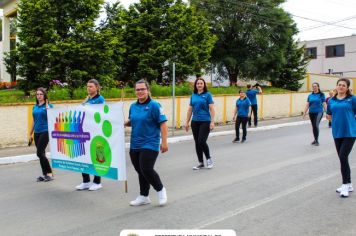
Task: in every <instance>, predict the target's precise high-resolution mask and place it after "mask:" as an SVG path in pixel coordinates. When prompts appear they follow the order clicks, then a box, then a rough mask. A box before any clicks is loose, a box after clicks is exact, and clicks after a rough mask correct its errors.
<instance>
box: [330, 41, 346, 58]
mask: <svg viewBox="0 0 356 236" xmlns="http://www.w3.org/2000/svg"><path fill="white" fill-rule="evenodd" d="M325 51H326V52H325V55H326V57H327V58H328V57H344V56H345V44H340V45H332V46H326V48H325Z"/></svg>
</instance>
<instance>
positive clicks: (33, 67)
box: [17, 0, 114, 90]
mask: <svg viewBox="0 0 356 236" xmlns="http://www.w3.org/2000/svg"><path fill="white" fill-rule="evenodd" d="M103 3H104V1H103V0H82V1H66V0H22V1H19V5H18V6H19V17H18V27H19V29H20V30H19V33H18V37H19V41H20V43H19V44H18V49H17V52H18V58H19V64H18V69H19V75H20V76H21V77H22V78H23V79H24V81H23V83H22V84H23V85H24V88H25V90H28V89H32V88H35V87H38V86H45V87H47V86H48V85H49V81H50V80H53V79H58V80H60V81H61V82H67V83H68V84H69V88H70V89H74V88H76V87H79V86H81V85H82V84H83V82H85V81H87V80H88V79H90V78H97V79H99V80H104V81H107V80H110V78H112V75H113V73H114V72H113V70H111V68H112V61H111V60H107V58H110V56H111V55H112V50H111V49H110V44H108V43H107V42H106V40H105V39H104V38H103V37H102V34H101V33H100V32H99V29H97V27H96V25H95V20H96V19H97V18H98V17H99V11H100V9H101V6H102V5H103Z"/></svg>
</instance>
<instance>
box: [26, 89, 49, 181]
mask: <svg viewBox="0 0 356 236" xmlns="http://www.w3.org/2000/svg"><path fill="white" fill-rule="evenodd" d="M52 107H53V106H52V104H50V103H49V102H48V96H47V92H46V90H45V89H44V88H38V89H37V90H36V105H34V106H33V109H32V116H33V126H32V128H31V131H30V138H29V142H28V145H29V146H30V145H31V144H32V142H33V137H32V135H33V134H34V139H35V145H36V149H37V156H38V158H39V159H40V164H41V169H42V174H43V176H39V177H38V178H37V182H42V181H43V182H48V181H51V180H53V174H52V168H51V166H50V164H49V161H48V159H47V157H46V147H47V145H48V142H49V138H48V121H47V109H48V108H52Z"/></svg>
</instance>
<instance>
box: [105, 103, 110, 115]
mask: <svg viewBox="0 0 356 236" xmlns="http://www.w3.org/2000/svg"><path fill="white" fill-rule="evenodd" d="M104 112H105V114H107V113H108V112H109V106H108V105H105V106H104Z"/></svg>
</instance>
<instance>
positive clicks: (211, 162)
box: [206, 158, 214, 169]
mask: <svg viewBox="0 0 356 236" xmlns="http://www.w3.org/2000/svg"><path fill="white" fill-rule="evenodd" d="M213 166H214V165H213V160H211V158H209V159H208V160H206V168H208V169H211V168H213Z"/></svg>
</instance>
